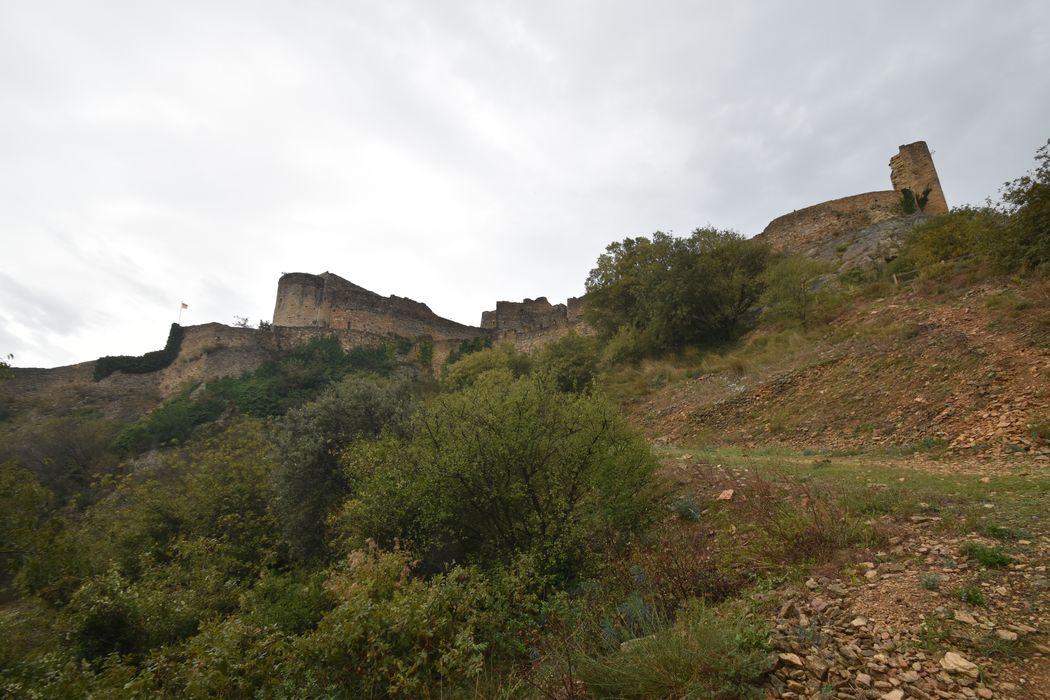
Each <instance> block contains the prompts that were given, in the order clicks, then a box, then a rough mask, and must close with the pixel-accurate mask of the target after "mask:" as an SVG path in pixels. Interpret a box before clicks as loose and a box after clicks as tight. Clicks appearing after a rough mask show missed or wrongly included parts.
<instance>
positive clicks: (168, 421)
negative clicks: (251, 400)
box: [113, 393, 223, 455]
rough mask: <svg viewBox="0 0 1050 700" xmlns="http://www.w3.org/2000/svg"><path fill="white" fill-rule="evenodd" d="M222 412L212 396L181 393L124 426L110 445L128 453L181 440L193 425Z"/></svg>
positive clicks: (210, 419) (204, 421) (143, 450)
mask: <svg viewBox="0 0 1050 700" xmlns="http://www.w3.org/2000/svg"><path fill="white" fill-rule="evenodd" d="M222 412H223V405H222V404H221V403H220V402H219V401H217V400H215V399H213V398H212V397H210V396H204V397H202V398H200V399H194V398H191V397H190V395H189V393H184V394H183V395H181V396H177V397H175V398H174V399H171V400H169V401H166V402H164V403H163V404H161V405H160V407H158V408H157V409H156V410H154V411H153V412H152V413H149V414H148V415H147V416H146V417H145V418H142V419H140V420H137V421H135V422H134V423H131V424H130V425H128V426H126V427H125V428H124V429H123V430H121V431H120V433H119V434H118V435H117V437H116V439H114V441H113V449H114V450H116V451H117V452H118V453H120V454H123V455H130V454H137V453H140V452H145V451H146V450H154V449H157V448H159V447H164V446H167V445H172V444H177V443H180V442H185V441H186V439H187V438H189V436H190V434H191V433H192V432H193V429H194V428H196V427H197V426H198V425H201V424H203V423H207V422H209V421H213V420H215V419H216V418H218V417H219V416H220V415H222Z"/></svg>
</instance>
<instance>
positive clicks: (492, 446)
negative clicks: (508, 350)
mask: <svg viewBox="0 0 1050 700" xmlns="http://www.w3.org/2000/svg"><path fill="white" fill-rule="evenodd" d="M653 468H654V461H653V458H652V456H651V455H650V453H649V448H648V445H647V444H646V443H645V441H644V440H643V439H642V438H641V437H639V436H637V435H635V434H634V433H633V432H632V431H631V430H629V429H628V428H627V427H626V425H625V424H624V422H623V421H622V419H620V418H619V417H618V416H617V414H616V412H615V410H614V409H613V408H612V407H611V406H610V404H608V403H607V402H606V401H604V400H602V399H600V398H597V397H592V396H585V395H584V396H580V395H574V394H566V393H564V392H561V391H558V389H557V387H555V386H554V385H553V383H552V382H550V381H549V380H548V379H545V378H536V377H522V378H520V379H516V380H509V379H508V378H507V376H506V375H505V374H503V375H501V374H499V373H489V374H486V375H483V376H481V377H480V378H479V379H478V380H477V381H476V382H475V383H474V384H472V385H470V386H469V387H467V388H466V389H464V390H462V391H460V392H457V393H453V394H445V395H441V396H437V397H434V398H433V399H431V400H430V401H428V402H427V403H426V404H425V405H423V406H422V407H421V409H420V410H419V411H418V412H417V413H416V415H415V417H414V419H413V421H412V423H411V434H410V437H409V438H408V439H406V440H395V439H390V438H388V439H385V440H380V441H376V442H372V443H366V444H360V445H358V446H356V447H355V449H354V450H352V451H351V452H349V453H348V455H347V470H348V473H349V474H350V475H351V478H353V479H354V480H355V482H356V494H355V498H354V499H353V500H352V501H350V502H349V503H348V504H347V506H346V508H345V509H344V512H343V516H342V518H341V521H342V522H343V523H344V524H345V527H346V528H347V529H348V530H349V531H350V532H351V534H352V535H353V536H356V538H357V539H358V540H359V541H360V540H363V539H365V538H376V539H378V540H379V541H380V542H381V543H393V542H394V541H395V540H397V539H398V538H401V539H408V540H411V541H414V542H415V543H416V547H417V548H418V550H419V551H420V553H421V554H422V555H423V557H424V562H425V563H426V564H427V565H428V566H429V567H433V568H435V569H440V568H441V567H442V566H443V565H444V564H446V563H447V562H449V561H453V560H455V561H462V560H464V559H468V560H478V561H484V562H493V561H507V560H508V559H510V558H512V557H513V556H515V555H517V554H518V553H521V552H526V551H532V552H539V553H541V555H542V556H543V557H544V558H545V559H546V562H547V565H548V566H550V567H551V569H552V570H558V571H560V572H562V573H567V574H572V573H573V572H575V571H577V570H578V566H579V565H580V564H581V563H582V562H584V561H586V560H587V559H588V558H589V556H591V554H592V553H593V552H596V551H598V550H599V549H600V548H602V547H603V546H605V545H607V544H609V543H610V542H615V541H618V540H620V539H622V538H623V537H626V536H629V534H630V533H632V532H635V531H637V530H638V528H639V527H641V526H642V525H643V524H644V523H645V522H647V519H648V518H649V517H650V516H651V515H652V513H653V504H654V493H655V492H654V487H653V478H652V475H653Z"/></svg>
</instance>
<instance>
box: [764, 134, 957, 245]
mask: <svg viewBox="0 0 1050 700" xmlns="http://www.w3.org/2000/svg"><path fill="white" fill-rule="evenodd" d="M890 182H891V183H892V185H893V188H894V189H892V190H882V191H877V192H867V193H865V194H856V195H852V196H849V197H842V198H840V199H833V200H831V201H830V202H823V203H822V204H815V205H813V206H810V207H806V208H805V209H798V210H796V211H794V212H792V213H790V214H785V215H783V216H779V217H777V218H776V219H773V221H771V222H770V223H769V225H768V226H766V228H765V230H763V231H762V233H760V234H758V235H757V236H756V237H755V238H756V240H759V241H765V242H766V243H768V244H769V245H770V247H772V248H773V249H774V250H787V251H793V252H796V253H802V254H804V255H814V254H815V253H814V252H815V251H817V250H818V249H821V248H822V247H823V246H824V245H825V244H826V243H828V242H829V241H832V240H835V239H838V238H842V237H843V236H849V235H851V234H852V233H854V232H857V231H861V230H865V231H868V232H869V233H870V232H872V231H878V230H879V224H882V223H883V222H887V221H893V220H898V219H901V220H906V221H910V220H912V219H911V218H909V217H910V216H911V215H910V214H908V213H906V212H905V211H904V205H903V190H905V189H909V190H911V191H912V192H913V193H914V194H915V196H916V197H921V196H922V194H923V192H924V191H926V190H927V188H929V192H928V199H927V201H926V204H925V208H924V210H923V212H921V213H923V214H926V215H936V214H943V213H946V212H947V211H948V204H947V202H946V201H945V198H944V192H943V191H942V190H941V183H940V180H939V179H938V177H937V169H936V168H935V167H934V165H933V157H932V156H931V155H930V149H929V147H928V146H927V145H926V142H925V141H916V142H915V143H910V144H905V145H903V146H901V147H900V148H899V149H898V153H897V155H895V156H893V158H891V159H890Z"/></svg>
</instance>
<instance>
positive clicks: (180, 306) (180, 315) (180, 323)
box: [178, 304, 182, 326]
mask: <svg viewBox="0 0 1050 700" xmlns="http://www.w3.org/2000/svg"><path fill="white" fill-rule="evenodd" d="M178 324H179V325H180V326H181V325H182V304H179V320H178Z"/></svg>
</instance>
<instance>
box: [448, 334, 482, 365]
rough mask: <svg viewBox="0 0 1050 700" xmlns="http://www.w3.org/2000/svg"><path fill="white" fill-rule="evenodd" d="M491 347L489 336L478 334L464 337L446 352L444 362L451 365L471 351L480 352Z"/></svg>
mask: <svg viewBox="0 0 1050 700" xmlns="http://www.w3.org/2000/svg"><path fill="white" fill-rule="evenodd" d="M491 347H492V338H491V337H489V336H487V335H486V336H478V337H475V338H466V339H464V340H461V341H459V346H458V347H457V348H456V349H455V350H453V351H452V352H450V353H449V354H448V357H447V358H445V364H446V365H451V364H453V363H454V362H456V361H457V360H459V359H461V358H463V357H466V356H467V355H470V354H471V353H475V352H481V351H482V350H484V349H486V348H491Z"/></svg>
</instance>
